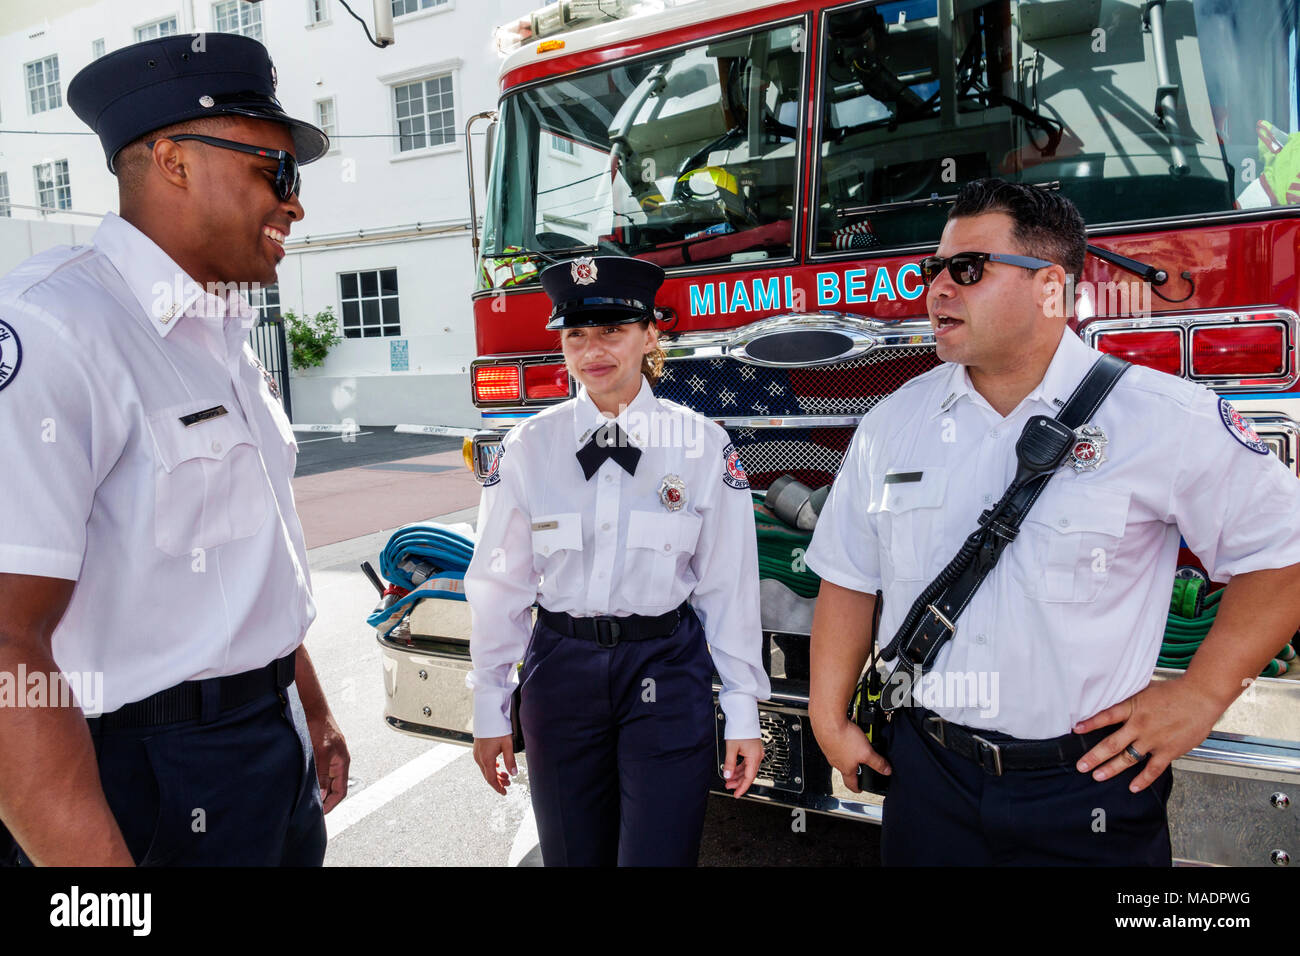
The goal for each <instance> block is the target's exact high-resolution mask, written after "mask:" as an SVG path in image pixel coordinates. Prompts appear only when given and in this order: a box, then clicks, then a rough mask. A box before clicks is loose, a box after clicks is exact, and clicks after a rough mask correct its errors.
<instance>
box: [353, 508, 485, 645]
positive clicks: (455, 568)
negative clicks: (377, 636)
mask: <svg viewBox="0 0 1300 956" xmlns="http://www.w3.org/2000/svg"><path fill="white" fill-rule="evenodd" d="M473 556H474V542H473V541H472V540H470V539H469V538H467V537H465V536H464V535H463V534H457V533H456V532H455V531H452V530H450V529H448V528H444V527H443V526H442V525H437V524H408V525H406V526H404V527H401V528H398V529H397V530H396V531H394V532H393V535H392V537H391V538H389V539H388V544H386V545H385V546H384V550H383V552H382V553H381V554H380V555H379V570H380V573H381V574H383V576H384V578H385V579H386V580H387V581H388V582H389V583H390V584H394V585H396V586H397V587H400V588H403V589H405V590H407V591H409V592H410V593H409V594H407V595H406V596H405V597H403V598H399V599H398V600H396V601H394V602H393V603H392V604H390V605H389V606H388V607H381V608H377V609H375V611H374V612H373V613H371V614H370V616H369V617H367V618H366V623H368V624H369V625H370V626H371V627H373V628H376V629H378V628H380V627H386V628H387V629H386V630H384V632H383V633H384V636H385V637H387V636H388V635H389V633H391V632H392V630H393V629H394V628H395V627H397V625H398V624H400V623H402V621H404V620H405V619H406V616H407V615H408V614H410V613H411V608H412V607H414V606H415V602H417V601H420V600H423V599H424V598H445V599H446V600H449V601H463V600H465V571H466V569H467V568H469V562H470V558H472V557H473Z"/></svg>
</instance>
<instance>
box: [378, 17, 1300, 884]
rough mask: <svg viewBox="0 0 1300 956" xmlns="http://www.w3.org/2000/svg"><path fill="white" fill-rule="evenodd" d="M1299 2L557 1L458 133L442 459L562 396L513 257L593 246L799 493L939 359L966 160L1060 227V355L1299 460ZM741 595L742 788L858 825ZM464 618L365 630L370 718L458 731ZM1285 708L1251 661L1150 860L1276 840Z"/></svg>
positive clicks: (782, 630)
mask: <svg viewBox="0 0 1300 956" xmlns="http://www.w3.org/2000/svg"><path fill="white" fill-rule="evenodd" d="M1298 7H1300V4H1297V2H1296V0H1182V2H1176V3H1165V2H1163V0H1155V2H1142V0H1104V2H1103V0H1018V2H1017V0H861V2H844V0H695V2H690V0H686V2H677V3H672V2H670V0H654V2H649V3H646V2H635V0H561V2H560V3H556V4H552V5H549V6H546V7H543V8H542V9H540V10H539V11H537V12H536V13H534V14H533V15H532V16H531V17H529V18H527V19H525V20H524V21H521V22H520V23H517V24H512V25H509V26H507V27H506V28H504V29H503V30H501V31H499V32H498V37H499V40H500V41H501V42H502V43H503V44H504V45H506V46H508V47H512V50H511V51H510V52H508V55H507V58H506V59H505V60H504V62H503V65H502V69H501V100H500V103H499V106H498V109H497V110H496V111H493V112H491V113H483V114H479V116H477V117H475V118H474V120H471V123H470V125H471V126H473V125H474V124H475V123H476V122H479V121H482V120H490V121H491V125H490V128H489V136H488V137H487V142H488V143H489V145H488V149H487V161H488V164H489V165H490V170H489V172H488V189H487V208H486V210H485V212H484V217H483V227H482V235H481V237H480V236H479V235H478V234H477V233H476V235H475V250H476V261H475V269H476V271H477V275H478V289H477V291H476V292H475V294H474V297H473V308H474V318H475V327H476V334H477V349H478V355H479V358H478V360H477V361H476V362H475V363H474V365H473V366H472V374H471V378H472V383H471V384H472V388H473V397H474V401H475V404H476V405H477V406H478V407H479V408H480V409H481V410H482V416H483V425H484V430H483V431H482V432H481V433H480V434H478V435H477V436H476V437H475V438H474V439H473V440H472V442H468V443H467V462H468V463H469V464H470V465H471V467H473V468H474V470H475V471H476V472H477V473H478V474H479V475H480V476H482V475H483V474H485V473H486V471H487V469H488V467H489V466H490V463H491V460H492V456H493V455H494V454H495V451H496V448H497V446H498V445H499V442H500V440H501V437H502V435H503V434H504V433H505V431H506V429H508V428H509V427H510V426H511V425H512V424H514V423H516V422H519V421H521V420H523V419H524V418H526V417H527V416H529V415H531V414H533V413H535V412H536V411H537V410H538V409H539V408H543V407H545V406H547V405H549V404H552V403H555V402H558V401H563V400H564V399H566V398H567V397H569V396H570V394H571V393H572V391H573V387H574V386H573V384H572V383H571V382H569V380H568V378H567V376H566V374H565V371H564V366H563V363H562V361H561V358H560V355H559V343H558V339H557V336H556V334H555V333H553V332H547V331H546V330H545V329H544V325H545V321H546V317H547V315H548V313H549V302H548V300H547V298H546V296H545V295H544V294H543V292H542V291H541V288H540V285H539V283H538V273H539V271H540V269H541V268H543V267H544V266H545V265H546V264H547V263H548V262H549V261H551V260H554V259H562V258H568V257H571V256H575V255H590V254H618V255H629V256H637V257H640V258H643V259H647V260H650V261H652V262H656V263H658V264H659V265H661V266H663V267H664V269H665V270H666V271H667V274H668V278H667V282H666V283H665V285H664V287H663V290H662V292H661V293H660V296H659V298H658V305H659V309H660V313H661V316H660V317H661V320H662V321H661V328H662V329H663V331H664V333H665V334H664V342H665V348H666V351H667V355H668V361H667V371H666V374H665V376H664V379H663V381H662V382H661V384H660V385H659V386H658V387H657V389H656V391H657V392H658V394H659V395H660V396H661V397H666V398H669V399H672V400H675V401H678V402H681V403H683V404H686V405H690V406H691V407H693V408H695V409H696V410H698V411H700V412H701V413H703V414H705V415H708V416H710V417H712V418H714V419H715V420H717V421H718V422H719V423H721V424H722V425H723V426H724V427H726V428H727V429H728V430H729V431H730V432H731V434H732V436H733V438H734V441H735V443H736V444H737V445H738V446H739V447H740V449H741V451H742V455H743V460H744V462H745V465H746V467H747V469H748V471H749V476H750V480H751V482H752V484H753V485H754V487H755V488H756V489H760V490H761V489H764V488H766V487H767V486H768V485H769V484H770V483H771V482H772V481H774V480H775V479H776V478H777V477H778V476H781V475H792V476H794V477H795V478H797V479H799V480H800V481H802V482H803V483H805V484H807V485H808V486H810V487H812V488H818V487H820V486H823V485H826V484H828V483H829V482H830V481H831V480H832V478H833V477H834V475H835V473H836V470H837V468H838V467H839V464H840V460H841V457H842V456H843V454H844V452H845V450H846V449H847V447H848V443H849V440H850V437H851V435H852V433H853V430H854V427H855V425H856V424H857V423H858V421H859V420H860V419H861V418H862V416H863V415H864V413H866V412H867V411H868V410H869V409H870V408H871V407H872V406H873V404H875V403H876V402H877V401H879V400H880V399H881V398H882V397H883V396H885V395H887V394H889V393H890V392H892V391H893V390H894V389H896V388H897V387H898V386H899V385H900V384H902V383H903V382H905V381H907V380H908V379H910V378H911V377H913V376H915V375H917V374H919V373H921V372H924V371H925V370H927V369H929V368H932V367H933V366H934V365H936V364H937V359H936V356H935V352H934V346H933V339H932V336H931V332H930V327H929V323H928V321H927V320H926V318H925V307H924V301H923V295H924V292H923V288H922V283H921V280H920V272H919V268H918V266H917V264H916V263H917V261H918V259H920V258H921V257H922V256H924V255H927V254H930V253H931V252H932V251H933V250H934V247H935V245H936V243H937V241H938V236H939V234H940V232H941V231H942V228H943V224H944V219H945V216H946V214H947V208H948V204H949V203H950V201H951V199H952V197H953V195H954V194H955V193H956V191H957V189H958V188H959V186H960V185H961V184H962V183H964V182H966V181H969V180H971V179H975V178H978V177H983V176H990V175H992V176H1000V177H1003V178H1006V179H1011V180H1016V181H1021V182H1032V183H1037V184H1041V185H1046V186H1048V187H1050V188H1053V189H1059V190H1060V191H1061V193H1062V194H1064V195H1066V196H1068V197H1069V198H1070V199H1072V200H1073V201H1074V202H1075V203H1076V204H1077V205H1078V207H1079V209H1080V210H1081V211H1082V213H1083V216H1084V218H1085V220H1086V221H1087V222H1088V223H1089V241H1090V243H1091V244H1092V245H1091V249H1092V252H1093V255H1091V256H1090V257H1089V261H1088V264H1087V266H1086V267H1085V269H1084V272H1083V275H1081V276H1079V277H1077V281H1076V284H1075V290H1074V291H1075V293H1076V296H1075V298H1076V299H1077V307H1076V310H1077V314H1076V315H1075V316H1074V318H1073V319H1072V323H1073V324H1074V325H1075V326H1076V327H1077V329H1078V330H1079V332H1080V334H1081V335H1082V336H1083V338H1084V339H1085V340H1086V341H1087V342H1088V343H1089V344H1091V345H1094V346H1095V347H1097V348H1099V349H1101V350H1103V351H1108V352H1114V353H1118V354H1121V355H1123V356H1124V357H1125V358H1127V359H1129V360H1131V361H1133V362H1136V363H1141V364H1145V365H1149V366H1152V367H1154V368H1157V369H1160V370H1162V371H1165V372H1169V373H1172V374H1176V375H1182V376H1185V377H1188V378H1191V379H1194V380H1196V381H1199V382H1202V383H1205V384H1206V385H1209V386H1211V387H1213V388H1214V389H1216V390H1217V391H1219V392H1221V393H1222V394H1224V395H1227V396H1230V397H1231V399H1232V401H1233V403H1234V405H1235V406H1236V407H1237V408H1238V409H1240V410H1241V411H1242V412H1243V415H1244V417H1246V418H1247V419H1249V421H1250V423H1251V424H1252V425H1253V427H1254V429H1255V430H1256V431H1257V432H1258V433H1259V435H1260V436H1261V438H1262V439H1263V440H1264V441H1266V442H1267V443H1268V444H1269V446H1270V447H1271V448H1272V449H1273V451H1274V452H1275V453H1276V454H1277V455H1278V456H1279V457H1280V458H1281V459H1282V460H1283V461H1285V462H1286V463H1287V464H1288V465H1290V466H1291V467H1293V468H1296V467H1297V464H1298V461H1300V456H1298V451H1300V448H1298V446H1300V425H1298V424H1297V419H1298V418H1300V402H1298V401H1297V399H1300V383H1298V378H1300V376H1298V368H1297V352H1296V338H1297V332H1298V331H1300V330H1298V322H1300V320H1298V318H1297V309H1300V288H1298V286H1297V278H1296V259H1297V252H1298V251H1300V218H1298V216H1297V212H1296V211H1295V210H1296V208H1297V207H1296V206H1295V205H1293V204H1298V203H1300V136H1294V137H1291V136H1289V134H1290V133H1291V132H1293V131H1295V130H1296V129H1297V126H1298V125H1300V118H1298V113H1300V89H1298V83H1300V80H1298V79H1297V77H1298V76H1300V73H1298V65H1297V62H1296V56H1297V54H1296V49H1297V40H1298V39H1300V10H1298ZM471 152H473V151H472V150H471ZM470 162H471V167H470V181H471V182H470V185H471V197H472V196H473V180H474V158H473V157H472V156H471V160H470ZM763 588H764V589H763V626H764V628H765V630H767V631H768V634H767V638H768V640H769V641H770V642H771V643H770V651H771V654H770V656H771V660H772V665H771V672H772V678H773V680H772V683H773V695H772V699H771V700H770V701H767V702H764V703H763V704H762V705H761V706H762V720H763V732H764V737H765V740H766V743H767V752H768V757H767V759H766V760H765V763H764V767H763V771H762V773H761V775H760V783H761V785H760V786H756V787H754V789H753V798H754V799H756V800H760V801H769V802H775V803H780V804H785V805H788V806H790V807H799V808H805V809H809V810H814V811H821V812H828V813H835V814H841V815H848V816H853V817H857V818H859V819H863V820H870V821H877V822H878V821H879V818H880V805H879V799H878V798H874V797H871V796H870V795H856V794H853V793H851V792H849V791H848V790H847V789H845V788H844V787H843V785H842V783H841V781H840V780H839V777H838V773H834V772H832V771H831V769H830V768H829V767H828V766H827V764H826V762H825V760H824V759H823V758H822V756H821V754H820V752H819V751H818V750H817V747H816V743H815V741H814V740H813V737H812V734H811V733H809V732H808V729H809V728H808V721H807V692H808V682H807V634H808V626H809V622H810V620H811V606H812V598H811V597H799V596H797V595H795V594H792V593H790V591H789V589H787V588H784V587H782V586H781V585H780V584H779V583H775V584H774V583H773V582H768V581H764V582H763ZM467 638H468V615H467V613H466V611H465V607H464V605H463V604H453V603H452V602H448V601H424V602H422V603H421V605H420V606H418V607H417V608H416V611H415V612H414V613H413V614H412V616H411V619H410V621H409V627H408V626H403V628H401V629H399V630H398V631H395V632H394V633H393V634H392V635H390V636H388V637H384V638H381V644H382V645H383V647H384V655H385V669H386V682H387V688H388V711H387V715H386V716H387V719H388V722H389V723H390V725H392V726H393V727H394V728H396V729H398V730H402V731H406V732H410V733H418V734H424V735H427V736H432V737H437V738H441V739H447V740H458V741H461V742H466V743H467V742H469V741H470V739H471V728H470V722H469V715H470V712H471V710H470V700H469V693H468V691H467V690H466V689H465V687H464V682H463V678H464V674H465V672H466V670H467V669H468V650H467ZM1173 673H1176V672H1170V671H1166V670H1165V669H1163V668H1161V669H1158V670H1157V672H1156V675H1155V677H1156V679H1167V678H1168V677H1169V676H1171V674H1173ZM1291 676H1292V677H1294V676H1295V675H1291ZM1298 704H1300V681H1296V680H1293V679H1287V676H1286V675H1283V676H1281V677H1278V678H1263V679H1261V680H1259V681H1257V682H1256V683H1255V684H1254V685H1252V686H1251V687H1250V688H1249V689H1248V690H1247V692H1246V693H1245V694H1244V695H1243V697H1242V698H1241V699H1240V700H1239V701H1238V702H1237V703H1236V704H1234V706H1233V707H1232V708H1231V709H1230V710H1229V712H1228V714H1227V715H1225V717H1224V719H1223V720H1222V721H1221V722H1220V724H1219V726H1218V727H1217V728H1216V731H1215V733H1214V735H1212V736H1211V738H1210V739H1208V740H1207V741H1205V743H1204V744H1203V745H1202V746H1200V747H1198V748H1196V749H1195V750H1193V751H1192V752H1191V753H1190V754H1188V755H1187V756H1186V757H1185V758H1183V759H1182V760H1180V761H1179V762H1178V763H1177V765H1176V771H1177V774H1178V783H1177V786H1176V787H1175V790H1174V797H1173V802H1172V804H1171V820H1172V823H1173V832H1174V840H1175V855H1176V857H1178V858H1179V859H1182V860H1187V861H1198V862H1212V863H1237V864H1268V863H1270V862H1271V863H1274V864H1285V863H1287V862H1288V861H1289V859H1290V856H1289V854H1294V853H1296V852H1297V851H1300V817H1298V816H1297V811H1296V810H1295V809H1294V808H1292V807H1291V805H1290V800H1291V798H1290V796H1288V791H1293V790H1296V789H1300V788H1298V787H1297V784H1298V783H1300V706H1297V705H1298ZM719 783H720V781H719ZM1295 796H1300V794H1295Z"/></svg>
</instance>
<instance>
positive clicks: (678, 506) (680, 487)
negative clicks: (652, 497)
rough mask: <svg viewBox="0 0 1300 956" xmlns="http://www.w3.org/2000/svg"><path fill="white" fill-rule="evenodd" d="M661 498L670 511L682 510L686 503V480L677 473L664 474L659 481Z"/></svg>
mask: <svg viewBox="0 0 1300 956" xmlns="http://www.w3.org/2000/svg"><path fill="white" fill-rule="evenodd" d="M659 500H660V501H661V502H662V503H663V506H664V507H665V508H667V509H668V510H669V511H681V510H682V507H683V506H684V505H685V504H686V482H684V481H682V480H681V479H680V478H678V477H677V476H676V475H664V480H663V481H661V482H660V483H659Z"/></svg>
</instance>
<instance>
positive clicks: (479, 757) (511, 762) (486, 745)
mask: <svg viewBox="0 0 1300 956" xmlns="http://www.w3.org/2000/svg"><path fill="white" fill-rule="evenodd" d="M498 756H501V757H503V758H505V765H506V768H505V770H502V769H501V768H500V767H498V766H497V757H498ZM474 762H475V763H476V764H478V769H479V770H480V771H481V772H482V774H483V779H484V780H486V781H487V782H488V786H490V787H491V788H492V789H493V790H495V791H496V792H497V793H499V794H501V795H502V796H505V792H506V787H508V786H510V778H511V777H513V776H515V775H516V774H518V773H519V767H518V766H517V765H516V764H515V742H514V738H512V737H511V736H510V735H509V734H506V735H505V736H504V737H475V738H474Z"/></svg>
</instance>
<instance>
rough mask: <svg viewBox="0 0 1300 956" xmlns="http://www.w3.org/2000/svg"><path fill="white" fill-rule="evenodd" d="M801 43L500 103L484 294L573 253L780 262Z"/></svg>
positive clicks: (599, 78)
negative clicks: (542, 258) (593, 249)
mask: <svg viewBox="0 0 1300 956" xmlns="http://www.w3.org/2000/svg"><path fill="white" fill-rule="evenodd" d="M802 39H803V36H802V30H801V28H800V27H798V26H795V25H786V26H779V27H776V28H774V29H767V30H763V31H760V32H757V33H749V34H744V35H740V36H731V37H728V38H725V39H721V40H715V41H711V42H707V43H703V44H701V45H699V46H694V47H689V48H686V49H678V50H675V51H673V52H671V53H666V54H662V55H658V56H652V57H648V58H643V59H639V60H635V61H632V62H629V63H626V64H622V65H619V66H617V67H613V68H610V69H604V70H596V71H591V72H587V73H581V74H576V75H573V76H566V77H564V78H562V79H559V80H556V81H552V82H549V83H544V84H540V85H537V86H533V87H531V88H528V89H525V90H523V91H521V92H519V93H517V94H514V95H512V96H510V97H507V99H506V100H505V102H504V103H503V104H502V107H501V121H500V122H501V132H500V135H499V136H498V137H497V149H496V156H495V157H494V160H493V171H492V176H491V181H492V184H491V189H490V195H489V197H488V212H487V215H486V217H485V223H484V244H483V256H482V261H481V269H480V275H479V283H480V288H502V287H508V286H512V285H517V284H519V283H521V282H527V281H530V280H534V279H535V278H536V275H537V266H538V261H537V260H538V258H539V257H537V256H533V255H530V254H529V253H531V252H534V251H536V252H541V253H544V254H552V253H557V252H558V253H563V252H565V251H566V250H568V249H571V248H573V247H581V246H591V245H595V246H597V247H599V248H600V249H602V250H605V251H608V252H613V253H615V254H619V253H621V254H626V255H635V256H639V257H641V258H644V259H649V260H651V261H653V262H657V263H658V264H659V265H662V266H664V267H665V268H670V267H672V266H674V265H682V264H685V263H689V262H737V261H745V260H746V259H756V260H761V259H767V258H782V257H788V256H789V255H790V254H791V250H792V246H793V229H792V224H793V221H794V203H795V182H796V176H797V158H798V152H799V151H798V146H797V144H796V142H795V130H796V128H797V126H798V121H799V95H800V90H801V87H802V82H801V78H802V76H803V72H804V53H803V52H802V43H801V41H802Z"/></svg>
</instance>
